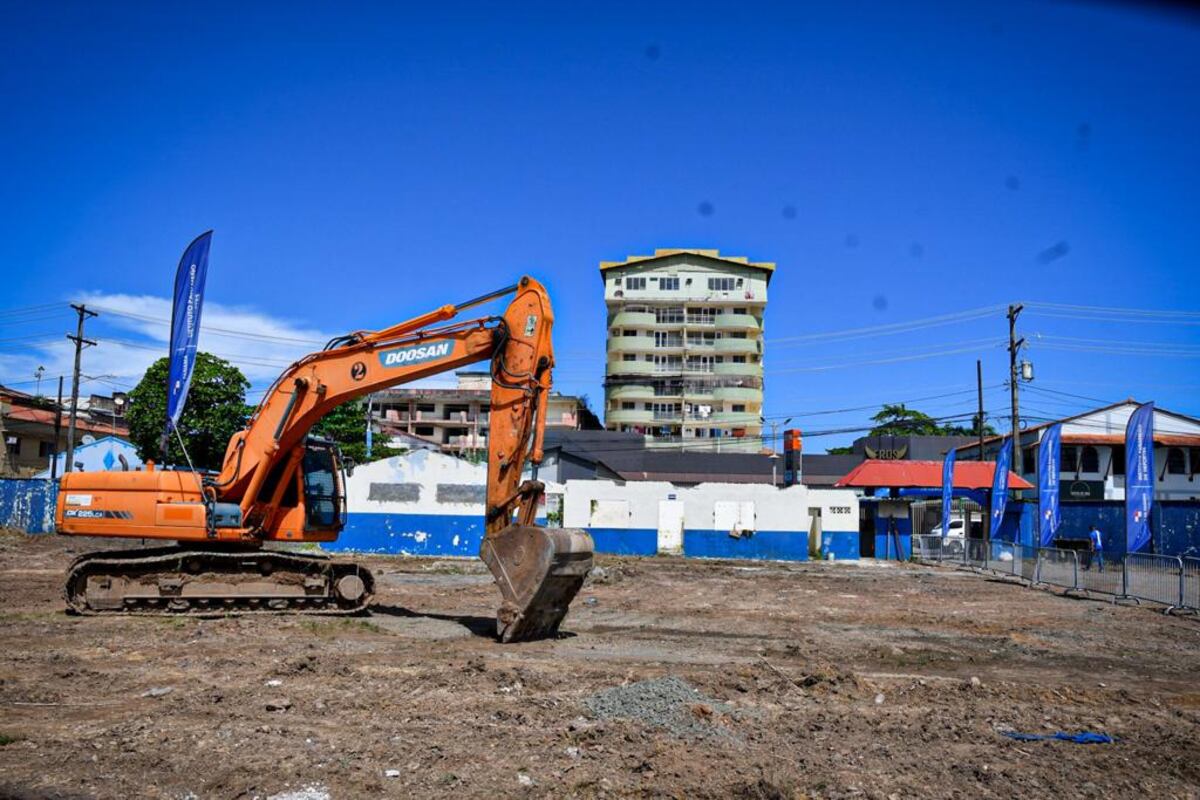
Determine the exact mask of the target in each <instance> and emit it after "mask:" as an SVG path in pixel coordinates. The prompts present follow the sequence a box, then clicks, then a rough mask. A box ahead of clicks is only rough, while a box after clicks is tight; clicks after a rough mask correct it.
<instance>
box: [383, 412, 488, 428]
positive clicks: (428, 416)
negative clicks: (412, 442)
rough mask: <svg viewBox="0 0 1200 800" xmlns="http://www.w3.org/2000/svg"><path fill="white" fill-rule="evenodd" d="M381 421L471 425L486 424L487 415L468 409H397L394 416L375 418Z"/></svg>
mask: <svg viewBox="0 0 1200 800" xmlns="http://www.w3.org/2000/svg"><path fill="white" fill-rule="evenodd" d="M377 419H380V421H381V422H391V423H397V422H404V423H408V422H419V423H421V424H422V425H472V424H475V423H477V422H478V423H481V424H486V423H487V420H488V415H487V414H486V413H484V414H472V413H471V412H469V411H451V412H449V413H447V412H444V411H413V412H408V411H398V412H396V415H395V416H394V417H391V416H389V417H384V418H377Z"/></svg>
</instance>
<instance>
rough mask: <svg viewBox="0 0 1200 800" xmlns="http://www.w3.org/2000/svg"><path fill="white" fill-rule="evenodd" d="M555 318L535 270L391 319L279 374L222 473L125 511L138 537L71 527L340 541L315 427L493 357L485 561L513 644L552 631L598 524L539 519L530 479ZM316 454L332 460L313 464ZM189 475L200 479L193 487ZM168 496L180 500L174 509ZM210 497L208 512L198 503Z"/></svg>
mask: <svg viewBox="0 0 1200 800" xmlns="http://www.w3.org/2000/svg"><path fill="white" fill-rule="evenodd" d="M513 293H515V295H514V297H513V299H512V301H511V302H510V303H509V305H508V307H507V309H506V310H505V311H504V313H503V314H502V315H501V316H499V317H486V318H480V319H472V320H467V321H456V319H457V317H458V315H459V314H460V313H461V312H463V311H465V310H466V309H468V308H471V307H473V306H477V305H480V304H482V303H484V302H487V301H489V300H492V299H494V298H496V297H500V296H503V295H508V294H513ZM553 322H554V318H553V312H552V310H551V307H550V301H549V298H548V297H547V295H546V290H545V289H544V288H543V287H542V285H541V284H540V283H538V282H537V281H535V280H533V279H532V278H529V277H522V278H521V280H520V281H519V282H518V283H517V284H516V285H514V286H510V287H507V288H505V289H501V290H499V291H497V292H492V293H490V294H487V295H484V296H482V297H479V298H476V299H474V300H471V301H468V302H466V303H462V304H459V305H456V306H455V305H447V306H442V307H441V308H438V309H436V310H434V311H431V312H429V313H427V314H423V315H421V316H419V317H416V318H414V319H411V320H408V321H406V322H402V323H400V324H398V325H394V326H392V327H390V328H386V329H383V330H379V331H357V332H354V333H351V334H347V335H345V336H340V337H337V338H336V339H334V340H332V341H330V342H329V344H328V345H326V347H325V348H324V349H323V350H321V351H319V352H316V353H312V354H310V355H308V356H305V357H304V358H302V359H300V360H299V361H297V362H295V363H294V364H292V365H291V366H290V367H289V368H288V369H287V370H285V371H284V373H283V374H282V375H280V376H279V378H278V379H276V381H275V383H274V384H273V385H272V386H271V388H270V389H269V390H268V391H267V393H266V394H265V396H264V398H263V400H262V402H261V404H260V405H259V407H258V409H257V410H256V411H255V413H254V415H253V416H252V417H251V419H250V421H249V423H248V424H247V426H246V428H245V429H244V430H242V431H240V432H238V433H237V434H235V435H234V436H233V438H232V439H231V440H230V442H229V445H228V447H227V449H226V453H225V458H224V462H223V465H222V469H221V471H220V473H219V475H217V476H216V477H215V478H206V479H204V480H203V481H201V480H200V479H199V478H197V477H194V476H191V475H188V474H187V473H166V474H164V473H159V474H158V475H156V476H153V484H152V485H153V488H154V490H155V491H156V493H157V494H155V495H154V496H155V497H157V498H158V500H157V502H156V504H155V505H156V507H155V508H154V509H153V510H152V511H150V512H148V513H147V514H145V520H143V519H142V518H141V517H142V516H143V515H141V514H131V515H130V516H129V517H124V519H125V520H128V521H127V522H126V523H125V527H126V528H128V530H130V531H131V532H130V533H123V532H119V531H120V530H121V529H120V528H118V527H117V526H116V525H111V524H109V521H108V520H107V519H98V518H96V517H93V516H89V515H86V514H84V513H82V512H72V511H71V510H69V509H68V510H66V511H64V510H63V509H62V508H61V507H60V516H64V515H65V519H63V520H60V522H65V523H66V524H65V527H64V528H63V529H62V530H63V532H64V533H75V534H83V535H108V536H121V535H127V536H135V535H140V536H150V537H159V538H168V537H170V538H177V539H179V540H181V541H187V540H189V539H201V538H203V539H205V540H207V543H208V544H213V543H216V544H219V543H221V542H229V543H236V544H238V545H242V546H247V545H249V546H254V545H256V544H261V543H262V542H263V541H301V542H303V541H331V540H333V539H335V538H336V537H337V534H338V532H339V531H340V530H341V528H342V525H343V522H344V518H343V515H342V514H340V513H335V512H336V511H338V510H340V509H339V508H337V507H338V506H339V505H340V504H341V503H342V502H343V501H344V487H343V486H342V485H341V471H340V468H338V464H337V462H336V451H335V450H330V446H329V445H324V444H321V443H315V442H314V441H313V440H312V439H311V438H310V436H309V434H310V432H311V430H312V428H313V426H314V425H315V424H316V423H317V422H319V421H320V419H321V418H322V417H324V416H325V415H326V414H328V413H329V412H330V411H332V410H333V409H335V408H337V407H338V406H340V405H342V404H343V403H346V402H348V401H351V400H354V399H356V398H358V397H362V396H364V395H367V394H369V393H371V392H375V391H378V390H381V389H386V388H388V387H392V386H397V385H400V384H404V383H409V382H412V381H415V380H419V379H421V378H425V377H429V376H431V375H436V374H439V373H442V372H446V371H449V370H454V369H458V368H460V367H463V366H465V365H468V364H473V363H476V362H480V361H485V360H486V361H490V363H491V375H492V390H491V409H490V423H489V435H488V479H487V480H488V482H487V497H486V505H485V509H486V514H485V521H484V536H483V542H482V546H481V548H480V557H481V558H482V559H483V560H484V561H485V562H486V563H487V564H488V567H489V568H490V569H491V570H492V573H493V575H494V576H495V578H496V583H497V586H498V587H499V589H500V592H501V595H502V603H501V606H500V609H499V611H498V613H497V621H498V630H499V634H500V637H501V639H503V640H504V641H512V640H517V639H526V638H533V637H536V636H541V635H547V634H551V633H553V632H554V631H556V630H557V628H558V625H559V623H560V622H561V621H562V618H563V617H564V616H565V615H566V612H567V606H568V605H569V603H570V601H571V599H572V598H573V597H574V595H575V593H576V592H577V591H578V590H579V587H580V586H581V585H582V582H583V579H584V577H585V576H586V575H587V572H588V571H589V570H590V568H591V561H592V542H591V538H590V537H589V536H588V535H587V534H586V533H583V532H582V531H564V530H548V529H545V528H541V527H538V526H537V525H536V524H535V518H536V516H537V509H538V505H539V503H540V502H541V499H542V495H543V488H544V487H543V485H542V484H541V483H539V482H538V481H537V480H536V479H535V480H529V481H525V482H522V480H521V476H522V472H523V470H524V467H525V464H526V463H527V462H529V463H532V464H533V465H534V468H535V470H536V465H537V464H538V463H540V461H541V459H542V436H543V432H544V429H545V414H546V404H547V400H548V396H549V392H550V386H551V372H552V370H553V368H554V352H553V348H552V345H551V328H552V326H553ZM323 457H324V458H325V461H324V462H322V458H323ZM310 462H314V463H315V462H320V463H318V464H317V467H312V466H311V464H310ZM185 476H186V477H185ZM314 476H316V477H314ZM151 477H152V476H151V475H146V476H145V478H142V479H136V478H133V477H132V475H131V477H130V478H129V479H125V480H124V481H123V483H122V485H119V486H116V487H115V488H123V489H129V488H132V487H133V486H135V485H136V486H137V488H141V486H140V484H139V483H138V481H139V480H140V482H141V483H145V484H147V486H146V489H147V490H148V489H150V488H151ZM68 479H70V480H69V481H68ZM189 479H190V480H191V481H194V483H192V484H191V485H190V486H189ZM85 480H87V479H82V478H77V477H73V476H71V475H68V476H66V477H65V478H64V487H63V488H64V489H68V488H70V487H68V486H67V483H68V482H70V483H73V484H76V488H79V486H80V485H82V481H85ZM314 483H316V484H319V486H318V487H317V489H318V490H319V492H316V493H310V491H309V490H310V489H311V488H312V486H311V485H312V484H314ZM164 486H166V487H167V489H166V490H164ZM193 487H194V488H193ZM166 492H178V495H177V496H175V495H172V494H166ZM60 494H61V493H60ZM146 495H148V492H144V494H143V496H146ZM164 498H165V505H167V506H171V507H172V508H169V509H164V508H163V506H164ZM301 498H303V502H302V501H301ZM314 498H317V499H314ZM197 501H200V502H199V503H198V502H197ZM201 504H202V505H203V508H204V509H205V511H204V513H203V514H201V515H200V517H203V519H201V518H200V517H197V516H196V512H195V510H194V509H195V507H196V506H198V505H201ZM318 506H319V507H320V508H318ZM318 510H323V511H324V512H329V513H316V512H317V511H318ZM185 511H186V512H187V513H188V514H190V515H192V516H190V517H188V518H187V519H188V520H189V522H188V523H186V524H185V523H180V526H179V527H176V528H168V527H166V525H167V524H168V523H166V522H164V520H165V519H167V518H170V515H171V514H174V515H175V516H176V517H179V518H180V519H182V518H183V514H184V512H185ZM151 520H153V524H151ZM143 522H145V524H142V523H143ZM186 525H190V526H191V527H186ZM134 530H136V531H138V532H137V533H134V532H132V531H134ZM204 563H208V562H204ZM368 578H369V575H368ZM160 582H161V581H160ZM347 586H349V587H350V588H347ZM339 591H341V593H342V595H344V596H345V597H347V598H349V597H359V598H361V597H364V596H365V595H366V594H369V586H365V585H364V586H359V585H358V584H355V583H353V582H351V583H350V584H348V585H347V584H343V585H342V586H341V589H340V590H339Z"/></svg>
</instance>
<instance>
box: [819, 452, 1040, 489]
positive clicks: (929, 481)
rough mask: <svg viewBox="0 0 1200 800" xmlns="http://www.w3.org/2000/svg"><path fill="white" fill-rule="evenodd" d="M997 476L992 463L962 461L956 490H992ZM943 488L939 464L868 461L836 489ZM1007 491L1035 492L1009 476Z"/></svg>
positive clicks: (956, 474) (956, 471)
mask: <svg viewBox="0 0 1200 800" xmlns="http://www.w3.org/2000/svg"><path fill="white" fill-rule="evenodd" d="M995 472H996V464H995V462H993V461H960V462H958V463H957V464H955V465H954V488H955V489H990V488H991V486H992V476H993V475H994V474H995ZM941 485H942V462H940V461H881V460H878V459H875V460H867V461H864V462H863V463H861V464H859V465H858V466H857V467H855V468H854V469H852V470H850V472H849V474H847V475H846V477H844V478H842V479H841V480H840V481H838V482H837V483H835V484H834V486H843V487H844V486H859V487H878V488H881V489H882V488H894V489H936V488H938V487H940V486H941ZM1008 488H1010V489H1032V488H1033V484H1032V483H1030V482H1029V481H1027V480H1025V479H1024V478H1022V477H1020V476H1019V475H1017V474H1016V473H1015V472H1009V473H1008Z"/></svg>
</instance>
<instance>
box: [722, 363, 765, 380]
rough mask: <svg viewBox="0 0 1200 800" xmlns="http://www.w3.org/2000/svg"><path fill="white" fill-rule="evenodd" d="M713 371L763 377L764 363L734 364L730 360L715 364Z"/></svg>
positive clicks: (746, 376)
mask: <svg viewBox="0 0 1200 800" xmlns="http://www.w3.org/2000/svg"><path fill="white" fill-rule="evenodd" d="M712 371H713V374H715V375H737V376H740V377H744V378H761V377H762V374H763V368H762V364H734V363H732V362H728V361H726V362H723V363H721V364H713V370H712Z"/></svg>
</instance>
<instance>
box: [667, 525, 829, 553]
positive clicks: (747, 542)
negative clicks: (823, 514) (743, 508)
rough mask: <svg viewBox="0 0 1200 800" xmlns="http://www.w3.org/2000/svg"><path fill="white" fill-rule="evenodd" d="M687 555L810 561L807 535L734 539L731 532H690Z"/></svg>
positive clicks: (780, 533)
mask: <svg viewBox="0 0 1200 800" xmlns="http://www.w3.org/2000/svg"><path fill="white" fill-rule="evenodd" d="M683 554H684V555H685V556H696V557H698V558H763V559H770V560H774V561H807V560H808V532H807V531H755V532H754V533H752V534H750V535H749V536H741V537H733V536H730V535H729V531H717V530H705V529H701V528H688V529H686V530H684V532H683Z"/></svg>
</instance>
